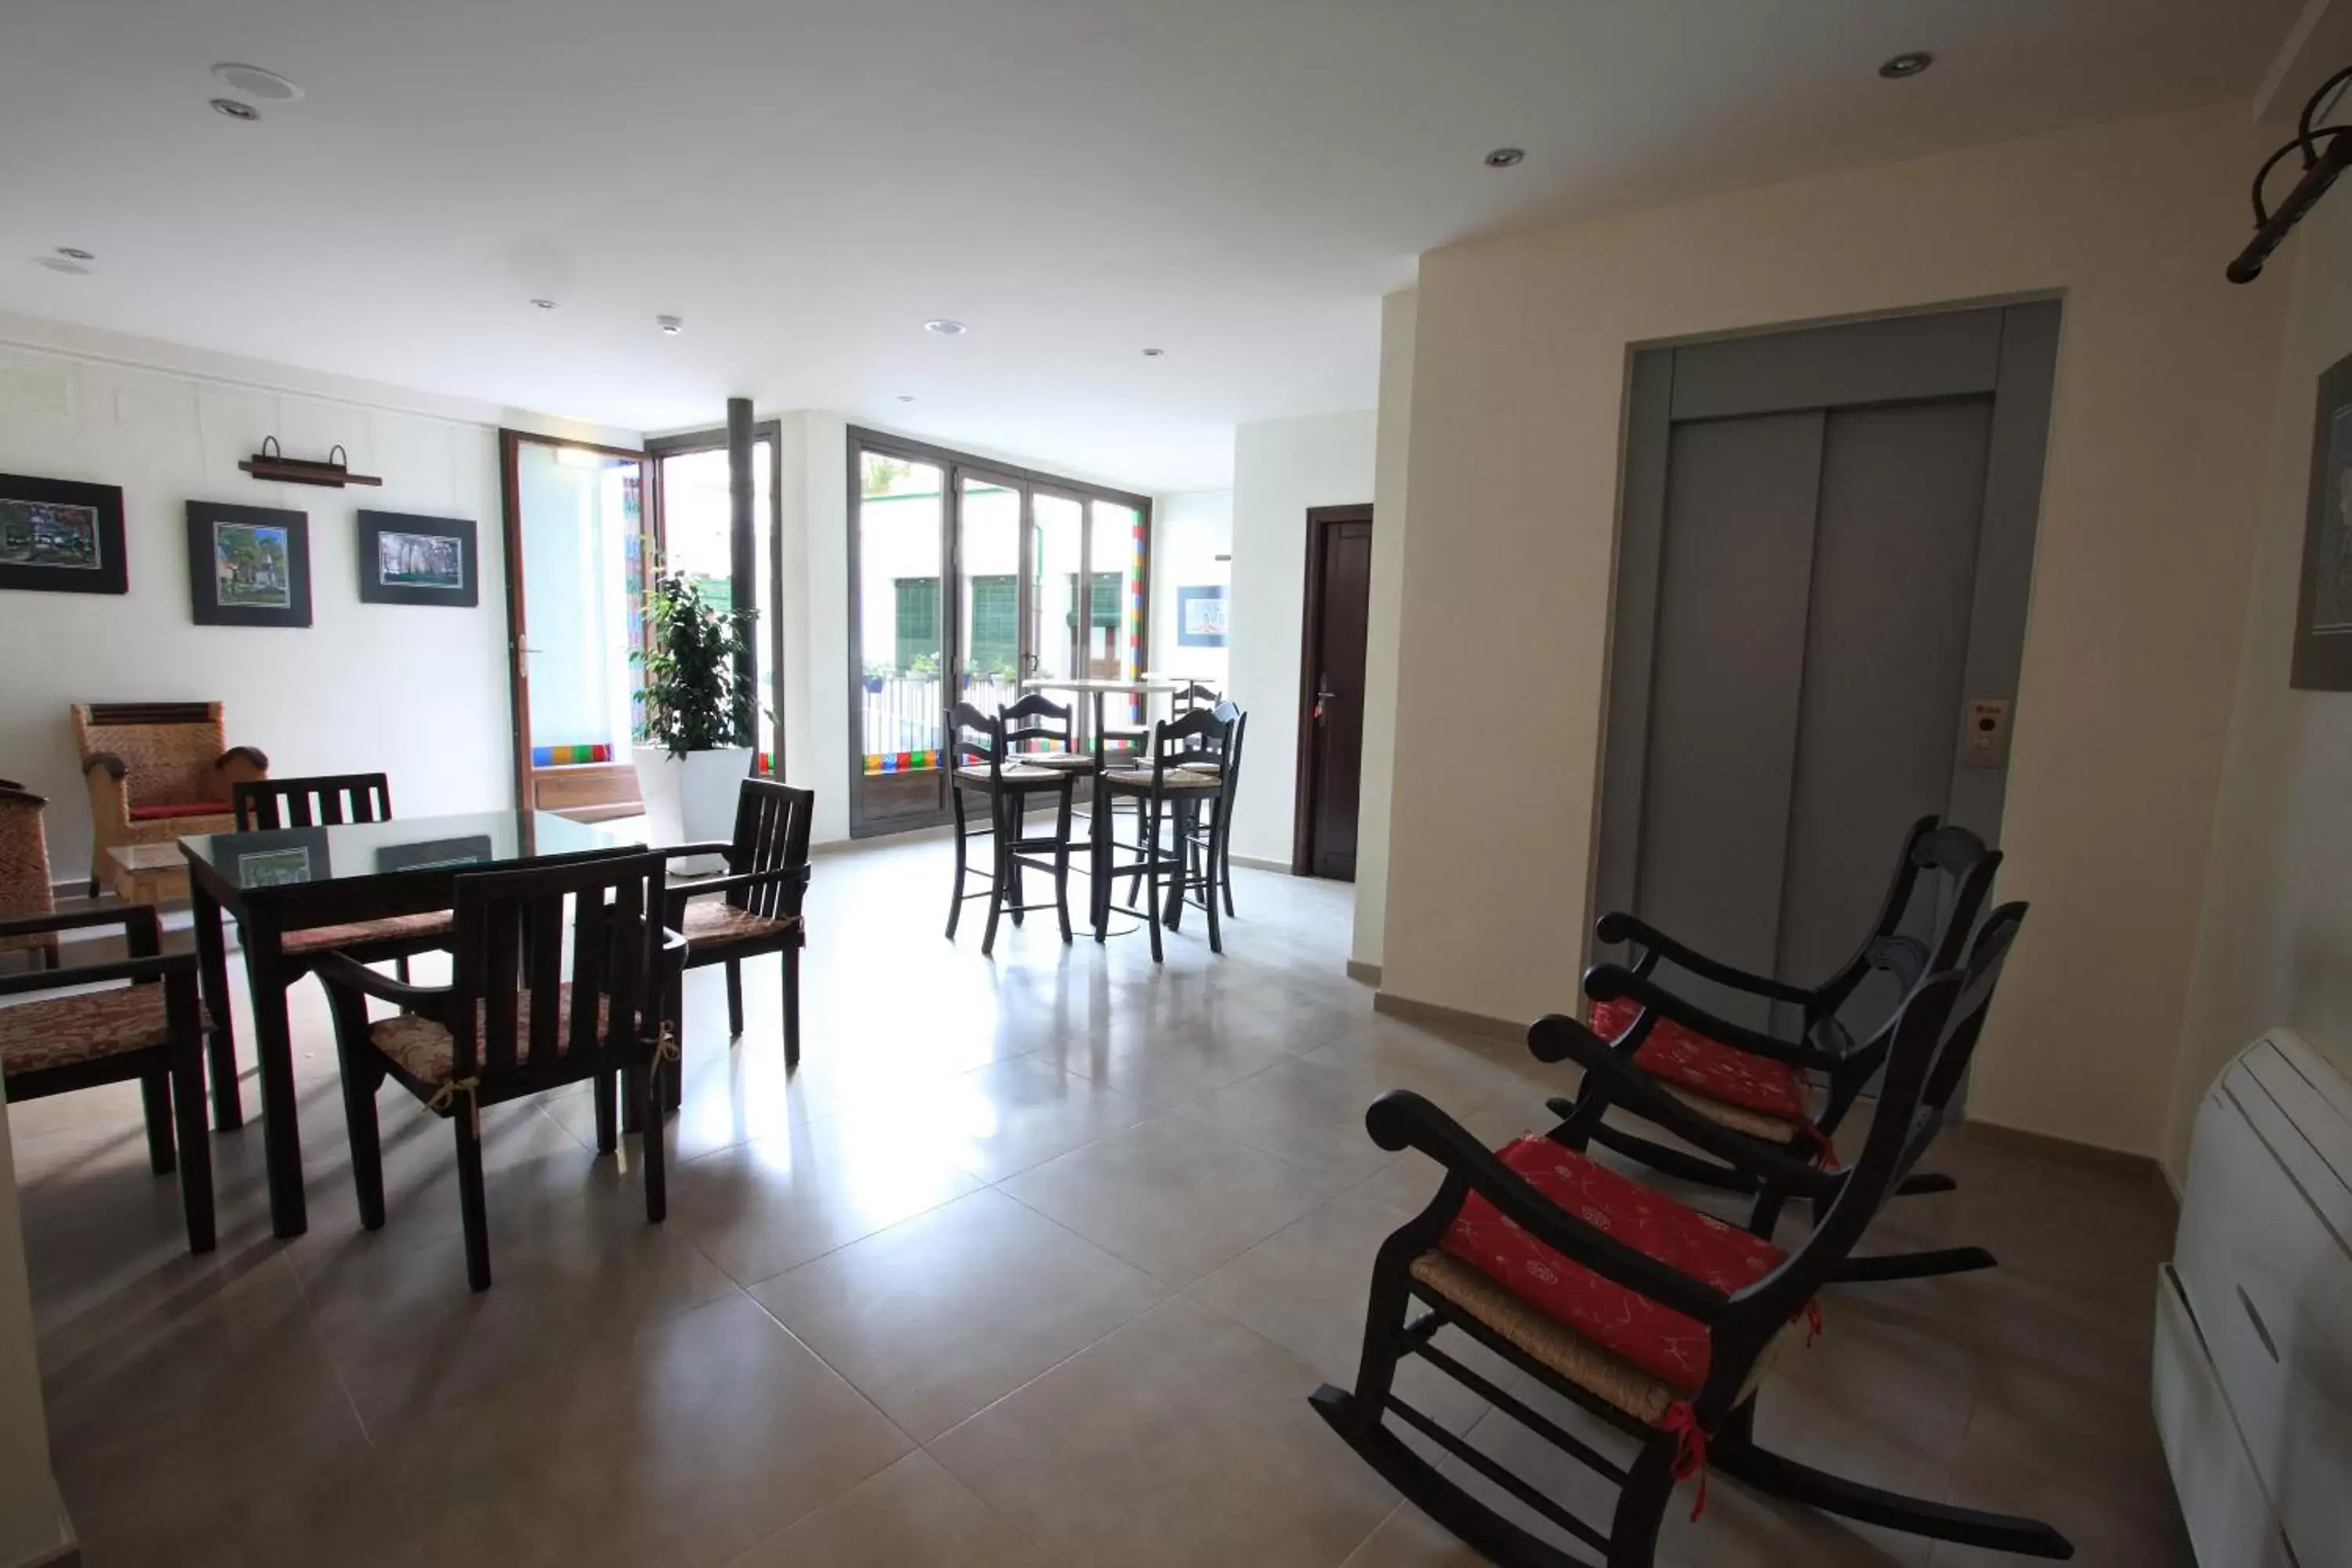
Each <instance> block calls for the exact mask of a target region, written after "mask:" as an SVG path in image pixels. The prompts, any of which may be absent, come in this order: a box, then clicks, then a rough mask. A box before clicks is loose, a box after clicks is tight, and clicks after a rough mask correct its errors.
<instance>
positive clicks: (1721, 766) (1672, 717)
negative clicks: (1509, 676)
mask: <svg viewBox="0 0 2352 1568" xmlns="http://www.w3.org/2000/svg"><path fill="white" fill-rule="evenodd" d="M2004 316H2007V317H2009V318H2011V321H2010V322H2009V324H2008V329H2007V331H2006V332H2005V331H2004ZM2005 337H2006V340H2007V341H2006V342H2004V338H2005ZM2055 341H2056V307H2055V306H2026V307H2012V308H2011V309H2010V310H2007V311H2003V310H1985V311H1975V312H1961V313H1954V314H1952V315H1948V316H1941V317H1934V318H1920V319H1916V321H1906V322H1884V323H1871V324H1869V325H1867V326H1864V327H1856V328H1833V329H1826V330H1822V331H1810V332H1799V333H1791V334H1788V335H1786V336H1785V337H1783V338H1780V339H1761V340H1759V339H1750V340H1743V341H1742V342H1738V344H1727V345H1717V346H1712V347H1710V348H1702V349H1699V350H1679V351H1659V353H1660V355H1662V356H1663V360H1662V361H1659V360H1654V359H1653V356H1650V355H1644V356H1643V359H1644V360H1648V361H1652V363H1650V364H1649V365H1648V366H1647V368H1646V387H1645V384H1644V376H1645V370H1644V367H1643V365H1642V364H1641V363H1638V362H1637V367H1636V387H1635V409H1634V424H1633V432H1632V437H1631V441H1630V444H1629V450H1628V458H1627V460H1628V477H1627V525H1626V527H1627V532H1626V539H1625V548H1624V550H1623V552H1622V557H1621V563H1620V575H1619V607H1618V618H1619V624H1618V626H1617V630H1616V635H1615V640H1616V659H1617V668H1615V670H1614V672H1613V675H1612V681H1613V684H1612V712H1611V716H1610V727H1609V737H1608V745H1609V748H1610V755H1609V757H1608V758H1607V759H1606V767H1605V773H1604V784H1603V801H1602V824H1601V864H1600V868H1599V875H1598V878H1597V882H1598V886H1597V888H1596V892H1597V893H1598V894H1599V897H1600V900H1601V908H1602V909H1604V910H1606V909H1631V910H1633V911H1634V912H1636V913H1638V914H1640V915H1641V916H1642V917H1643V918H1644V919H1646V920H1649V921H1653V922H1654V923H1655V924H1656V925H1658V926H1660V927H1661V928H1663V929H1664V930H1665V931H1668V932H1671V933H1672V934H1674V935H1675V936H1676V937H1678V938H1680V939H1682V940H1684V941H1685V942H1690V943H1692V944H1693V945H1694V946H1696V947H1698V948H1700V949H1702V950H1703V951H1706V952H1712V953H1715V954H1717V956H1719V957H1722V958H1724V959H1727V960H1728V961H1729V962H1731V963H1735V964H1738V966H1740V967H1742V968H1745V969H1748V970H1752V971H1754V972H1757V973H1765V974H1773V975H1778V976H1780V977H1782V978H1785V979H1788V980H1791V981H1795V982H1798V983H1800V984H1805V983H1811V982H1814V981H1818V980H1820V979H1822V978H1824V977H1826V976H1827V975H1828V974H1830V973H1832V972H1833V971H1834V970H1835V969H1836V968H1837V966H1838V965H1839V964H1841V963H1843V962H1844V961H1845V960H1846V959H1847V958H1848V957H1849V956H1851V954H1852V952H1853V944H1854V942H1856V941H1857V940H1858V938H1859V937H1860V936H1861V935H1862V934H1863V932H1864V930H1865V929H1866V928H1867V926H1868V924H1869V922H1870V921H1871V918H1872V916H1873V915H1874V913H1875V912H1876V910H1877V908H1878V904H1879V900H1880V899H1881V898H1882V897H1883V896H1884V894H1885V888H1886V881H1887V878H1888V876H1889V874H1890V873H1891V871H1892V869H1893V859H1894V853H1895V847H1896V846H1897V845H1899V844H1900V843H1901V841H1902V837H1903V834H1904V831H1905V830H1906V828H1907V827H1908V826H1909V825H1910V824H1911V823H1912V822H1913V821H1915V820H1916V819H1917V818H1918V817H1920V816H1927V815H1929V814H1931V813H1932V814H1936V815H1939V816H1946V817H1948V818H1949V819H1951V820H1956V821H1960V822H1963V823H1965V824H1966V825H1967V826H1971V827H1973V828H1975V829H1976V830H1977V831H1979V833H1982V834H1984V836H1985V837H1987V838H1989V839H1991V840H1993V841H1995V842H1998V830H1999V798H2000V791H1999V787H1998V785H1999V780H1998V773H1997V771H1996V772H1995V774H1994V776H1993V777H1992V778H1991V779H1990V780H1986V779H1985V778H1983V777H1982V776H1981V774H1982V773H1984V772H1985V770H1977V769H1968V768H1963V767H1961V766H1960V765H1959V764H1960V762H1961V758H1960V755H1959V742H1960V731H1961V719H1962V713H1963V710H1964V709H1965V707H1966V705H1967V703H1968V702H1969V700H1970V699H1972V698H1988V697H1990V698H1993V699H1997V700H2008V699H2010V698H2011V697H2012V696H2013V694H2014V689H2015V688H2014V682H2015V670H2016V664H2017V660H2018V656H2019V649H2020V644H2021V640H2022V633H2023V619H2024V601H2025V590H2026V584H2027V580H2028V577H2029V574H2030V568H2031V556H2032V521H2033V512H2034V510H2035V500H2036V496H2037V493H2038V489H2039V477H2040V455H2041V439H2042V430H2043V429H2044V428H2045V427H2046V424H2047V413H2046V410H2047V397H2048V380H2049V368H2050V363H2051V360H2052V358H2053V353H2054V345H2055ZM1718 350H1719V351H1720V352H1717V351H1718ZM1695 354H1696V355H1699V356H1705V357H1701V358H1699V359H1697V360H1696V361H1695V362H1694V361H1693V360H1692V359H1691V357H1690V356H1693V355H1695ZM1678 359H1679V360H1681V361H1682V362H1683V363H1681V364H1679V365H1678V364H1677V363H1675V362H1676V360H1678ZM2004 366H2005V368H2006V374H2004ZM1791 389H1793V390H1791ZM1874 392H1875V393H1878V394H1880V395H1879V396H1876V397H1874V396H1873V394H1874ZM1800 400H1802V401H1809V402H1811V403H1813V404H1814V405H1813V406H1809V407H1808V406H1793V407H1792V406H1789V404H1790V402H1797V401H1800ZM1776 402H1778V403H1779V406H1775V404H1776ZM1645 409H1646V416H1645V412H1644V411H1645ZM1748 409H1754V410H1755V411H1753V412H1748V411H1747V410H1748ZM1685 411H1687V415H1688V416H1685ZM1645 442H1646V443H1647V447H1645V446H1644V443H1645ZM2020 541H2022V542H2020ZM1989 542H1990V547H1988V546H1989ZM1970 774H1977V775H1979V776H1976V777H1970V776H1969V775H1970ZM1915 920H1916V925H1917V926H1918V927H1920V928H1922V930H1921V934H1925V930H1924V928H1925V927H1926V926H1927V925H1928V924H1929V923H1930V921H1931V920H1932V910H1921V911H1917V912H1916V916H1915ZM1676 982H1677V986H1678V988H1680V989H1683V990H1685V994H1689V995H1690V996H1691V998H1692V1000H1694V1001H1696V1002H1698V1003H1699V1004H1700V1005H1703V1006H1708V1007H1711V1008H1713V1009H1714V1010H1717V1011H1719V1012H1720V1013H1722V1014H1723V1015H1724V1016H1727V1017H1730V1018H1732V1019H1734V1020H1735V1021H1738V1022H1740V1023H1744V1024H1748V1025H1750V1026H1762V1025H1765V1024H1767V1023H1772V1024H1775V1025H1777V1026H1780V1027H1783V1028H1786V1027H1788V1026H1791V1025H1793V1024H1794V1023H1795V1021H1796V1020H1795V1016H1794V1011H1793V1009H1786V1008H1784V1009H1782V1010H1781V1012H1782V1016H1780V1017H1779V1018H1777V1019H1776V1018H1772V1017H1770V1016H1769V1014H1768V1009H1767V1008H1766V1006H1765V1005H1763V1004H1762V1003H1760V1002H1759V1001H1758V1000H1756V999H1754V998H1752V997H1748V996H1745V995H1742V994H1738V993H1736V992H1732V991H1730V990H1728V989H1725V988H1720V987H1715V986H1710V985H1707V984H1704V983H1700V982H1696V981H1687V980H1686V977H1684V976H1679V975H1678V976H1677V977H1676ZM1894 1000H1895V997H1894V995H1893V994H1892V984H1891V982H1887V981H1885V978H1884V977H1874V983H1873V984H1872V985H1868V986H1865V987H1864V990H1863V992H1862V993H1860V994H1857V995H1856V996H1855V998H1854V999H1853V1002H1852V1003H1850V1004H1849V1005H1848V1009H1847V1016H1848V1021H1849V1022H1850V1023H1853V1024H1856V1025H1859V1026H1874V1025H1875V1024H1876V1022H1877V1021H1878V1020H1879V1019H1880V1018H1883V1017H1884V1016H1885V1013H1886V1010H1887V1009H1888V1007H1890V1006H1891V1005H1892V1004H1893V1002H1894Z"/></svg>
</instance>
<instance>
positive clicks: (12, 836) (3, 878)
mask: <svg viewBox="0 0 2352 1568" xmlns="http://www.w3.org/2000/svg"><path fill="white" fill-rule="evenodd" d="M48 804H49V803H48V802H47V801H46V800H43V799H42V798H41V797H40V796H39V795H35V794H33V793H32V792H31V791H29V790H27V789H26V787H25V786H24V785H23V784H18V783H17V782H16V780H14V779H0V921H25V920H34V919H37V918H38V917H40V916H43V915H50V914H55V913H56V912H57V908H58V905H57V896H56V893H55V890H54V889H51V887H50V886H49V841H48V837H47V834H45V833H44V832H43V831H42V827H41V812H42V809H43V808H44V807H46V806H47V805H48ZM0 952H37V953H39V954H40V955H41V962H42V963H43V964H44V965H45V966H46V967H47V968H50V969H55V968H56V967H57V966H58V933H57V932H55V931H34V932H30V933H28V934H26V935H21V936H0Z"/></svg>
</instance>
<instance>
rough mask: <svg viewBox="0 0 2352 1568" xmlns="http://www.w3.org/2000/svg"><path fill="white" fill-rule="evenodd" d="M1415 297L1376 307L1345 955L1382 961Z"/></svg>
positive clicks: (1401, 295)
mask: <svg viewBox="0 0 2352 1568" xmlns="http://www.w3.org/2000/svg"><path fill="white" fill-rule="evenodd" d="M1413 308H1414V300H1413V292H1412V289H1398V290H1397V291H1396V292H1395V293H1393V294H1391V295H1390V296H1389V297H1388V298H1387V299H1385V300H1381V408H1380V422H1379V428H1378V432H1377V435H1376V437H1375V447H1374V451H1373V455H1372V586H1371V595H1370V606H1369V613H1368V616H1367V625H1366V634H1365V643H1366V647H1365V653H1364V774H1363V777H1364V786H1363V788H1364V793H1363V796H1362V799H1361V800H1360V803H1359V804H1358V806H1357V811H1356V926H1355V935H1354V940H1353V941H1352V942H1350V943H1349V950H1348V956H1349V958H1350V959H1352V960H1354V961H1355V962H1356V963H1370V964H1378V963H1380V962H1381V939H1382V937H1383V935H1384V934H1385V931H1386V928H1387V924H1388V914H1389V817H1390V810H1389V805H1390V800H1391V794H1392V790H1391V786H1392V784H1393V783H1394V774H1393V764H1394V762H1395V756H1394V752H1395V751H1396V689H1397V661H1398V659H1399V658H1400V657H1401V654H1400V650H1399V648H1398V645H1397V618H1398V615H1399V613H1400V611H1401V610H1402V607H1403V604H1404V527H1405V523H1404V493H1405V475H1406V473H1407V463H1406V458H1407V457H1408V455H1409V452H1410V449H1411V447H1412V329H1413Z"/></svg>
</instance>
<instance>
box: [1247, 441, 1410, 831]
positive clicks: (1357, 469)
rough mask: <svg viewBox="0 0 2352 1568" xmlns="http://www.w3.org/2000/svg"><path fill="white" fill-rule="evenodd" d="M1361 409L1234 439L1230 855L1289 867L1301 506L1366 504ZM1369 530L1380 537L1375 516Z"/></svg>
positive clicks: (1303, 577)
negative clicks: (1236, 707) (1237, 724)
mask: <svg viewBox="0 0 2352 1568" xmlns="http://www.w3.org/2000/svg"><path fill="white" fill-rule="evenodd" d="M1377 423H1378V416H1377V415H1375V414H1374V412H1373V411H1372V410H1371V409H1369V408H1366V409H1359V410H1355V411H1351V412H1349V413H1345V414H1323V415H1316V416H1311V417H1308V418H1305V419H1272V420H1266V421H1265V422H1263V423H1259V424H1255V425H1244V426H1240V427H1239V428H1238V429H1236V430H1235V431H1234V550H1233V554H1234V562H1233V573H1234V580H1233V602H1232V605H1231V606H1230V619H1231V622H1232V632H1231V636H1230V643H1229V647H1228V652H1229V653H1230V654H1231V655H1232V659H1231V668H1232V675H1233V682H1232V690H1231V693H1230V695H1231V696H1232V697H1233V699H1234V701H1236V702H1238V703H1240V704H1241V706H1242V707H1243V708H1244V709H1246V710H1248V712H1249V716H1250V729H1249V751H1248V754H1247V756H1246V758H1245V759H1244V763H1243V768H1242V785H1241V798H1240V800H1239V801H1238V802H1237V803H1236V804H1235V805H1234V855H1235V856H1237V857H1241V858H1247V859H1251V860H1258V861H1266V862H1273V863H1277V864H1280V865H1282V866H1285V867H1287V866H1288V865H1289V864H1290V849H1291V832H1292V827H1293V816H1294V799H1293V796H1294V794H1295V792H1296V790H1297V783H1298V645H1299V637H1300V635H1301V630H1302V626H1303V616H1304V615H1305V610H1306V597H1305V595H1306V592H1307V508H1308V507H1313V506H1361V505H1364V504H1366V503H1368V502H1370V500H1371V499H1372V468H1373V463H1372V453H1373V447H1374V441H1375V427H1376V425H1377ZM1372 534H1373V537H1374V538H1375V539H1377V538H1378V537H1379V536H1380V521H1379V520H1378V519H1377V518H1375V519H1374V520H1373V524H1372Z"/></svg>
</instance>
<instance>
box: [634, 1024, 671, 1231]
mask: <svg viewBox="0 0 2352 1568" xmlns="http://www.w3.org/2000/svg"><path fill="white" fill-rule="evenodd" d="M664 1076H665V1075H664V1073H663V1072H662V1070H661V1068H660V1065H659V1064H658V1063H656V1065H655V1067H654V1068H653V1070H651V1071H649V1072H646V1073H645V1074H643V1075H641V1077H640V1079H639V1081H640V1082H641V1083H647V1084H649V1085H651V1086H654V1087H653V1089H652V1092H654V1093H656V1094H658V1093H659V1092H660V1089H659V1088H658V1086H659V1084H660V1083H661V1081H662V1079H663V1078H664ZM662 1142H663V1131H662V1116H661V1113H660V1111H659V1110H656V1111H655V1113H654V1114H653V1115H652V1116H650V1117H648V1118H647V1119H646V1135H645V1136H644V1137H643V1138H642V1139H640V1140H638V1142H637V1157H638V1159H639V1160H641V1161H642V1162H643V1163H644V1164H645V1168H646V1224H647V1225H659V1224H660V1223H661V1222H662V1220H663V1219H665V1218H666V1217H667V1215H668V1214H669V1172H668V1169H667V1166H666V1165H665V1164H664V1163H663V1156H664V1154H665V1152H666V1151H665V1150H664V1149H663V1147H662Z"/></svg>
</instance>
